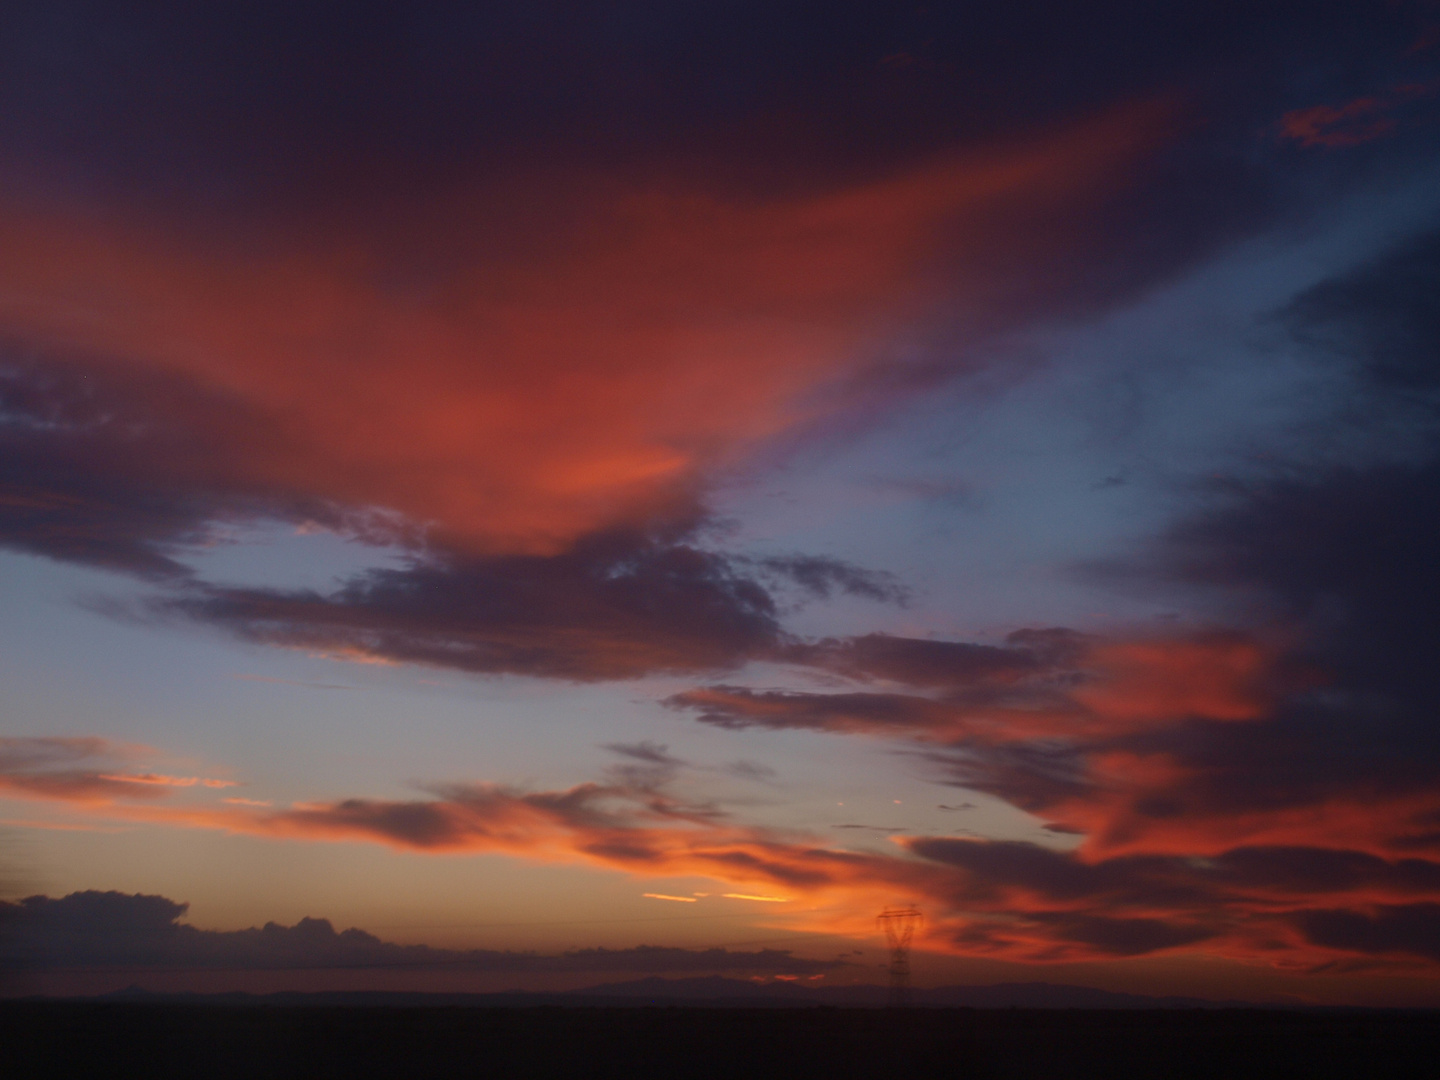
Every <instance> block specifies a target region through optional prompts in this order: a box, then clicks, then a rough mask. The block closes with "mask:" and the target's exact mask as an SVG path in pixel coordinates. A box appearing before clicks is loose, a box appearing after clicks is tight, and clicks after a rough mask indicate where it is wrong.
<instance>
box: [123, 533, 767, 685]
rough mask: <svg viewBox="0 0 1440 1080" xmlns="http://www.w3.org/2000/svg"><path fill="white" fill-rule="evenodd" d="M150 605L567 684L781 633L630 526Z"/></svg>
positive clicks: (196, 589) (322, 646)
mask: <svg viewBox="0 0 1440 1080" xmlns="http://www.w3.org/2000/svg"><path fill="white" fill-rule="evenodd" d="M148 610H149V611H150V612H151V613H152V614H155V615H160V616H172V617H173V616H183V617H185V618H188V619H193V620H196V621H198V622H202V623H208V624H211V625H214V626H219V627H222V628H224V629H226V630H228V631H230V632H233V633H235V634H238V635H239V636H240V637H242V638H245V639H246V640H250V641H255V642H262V643H265V644H270V645H285V646H290V647H298V648H304V649H308V650H312V651H316V652H324V653H335V654H338V655H342V656H343V655H352V656H355V657H363V658H370V659H376V660H385V661H395V662H400V663H418V664H429V665H433V666H437V667H447V668H454V669H457V670H460V671H470V672H477V673H487V674H488V673H502V672H503V673H513V674H523V675H535V676H545V677H551V678H562V679H575V680H595V679H625V678H635V677H638V676H641V675H645V674H649V673H651V672H657V671H699V670H706V669H724V668H730V667H734V666H736V665H738V664H740V663H743V662H744V661H746V660H749V659H751V658H754V657H757V656H764V655H767V654H769V653H770V652H772V651H774V649H775V648H776V647H777V646H778V644H779V641H780V628H779V623H778V619H777V610H776V604H775V601H774V599H773V598H772V597H771V595H770V593H769V592H767V591H766V590H765V588H764V587H762V586H761V585H760V584H758V583H757V582H755V581H754V580H752V579H750V578H747V577H745V576H743V575H742V574H741V573H740V572H738V571H737V569H736V568H735V567H734V566H733V564H732V563H731V561H730V560H729V559H727V558H726V557H725V556H723V555H720V554H716V553H714V552H710V551H706V550H703V549H701V548H699V547H695V546H692V545H691V544H688V543H686V542H684V540H683V539H677V538H672V537H657V536H647V535H644V534H633V533H632V534H610V535H602V536H590V537H586V538H584V539H582V540H581V541H580V542H578V543H577V544H576V545H575V546H574V547H573V548H572V549H571V550H569V551H565V552H562V553H560V554H556V555H549V556H543V555H512V556H496V557H492V558H476V557H464V556H459V555H452V556H448V557H446V556H444V555H440V554H438V553H437V554H436V555H435V556H434V557H432V558H428V559H419V560H416V561H415V562H414V563H413V564H412V565H411V566H409V567H406V568H404V569H377V570H370V571H367V572H365V573H363V574H361V575H359V576H356V577H354V578H352V579H351V580H350V581H349V582H348V583H347V584H346V585H344V586H343V587H342V588H341V589H339V590H338V591H336V592H334V593H330V594H321V593H317V592H311V591H282V590H273V589H227V588H222V587H217V586H202V585H196V586H193V587H191V588H189V589H188V590H186V591H183V592H180V593H174V594H170V595H166V596H163V597H158V598H156V599H154V600H153V601H152V602H151V603H150V604H149V605H148Z"/></svg>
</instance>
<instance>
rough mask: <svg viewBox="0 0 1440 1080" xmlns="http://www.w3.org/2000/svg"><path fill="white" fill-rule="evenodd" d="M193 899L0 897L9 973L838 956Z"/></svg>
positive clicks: (659, 968) (530, 966) (771, 962)
mask: <svg viewBox="0 0 1440 1080" xmlns="http://www.w3.org/2000/svg"><path fill="white" fill-rule="evenodd" d="M188 907H189V905H188V904H181V903H176V902H175V901H173V900H169V899H166V898H165V897H163V896H140V895H136V896H130V895H126V894H124V893H118V892H77V893H71V894H70V895H69V896H65V897H62V898H60V899H51V898H50V897H47V896H31V897H28V898H27V899H24V900H20V901H18V902H16V903H4V902H0V960H3V966H4V967H5V968H6V969H7V970H12V971H14V970H28V971H43V970H52V969H56V968H96V967H100V968H168V969H177V968H178V969H224V970H234V971H241V970H276V969H306V968H350V969H361V968H363V969H394V968H419V969H444V970H460V971H514V972H521V971H533V972H600V971H627V972H643V973H649V974H662V973H666V972H702V971H732V972H733V971H757V972H781V973H792V974H813V973H819V972H824V971H828V970H830V969H832V968H835V967H838V966H840V962H839V961H832V960H808V959H803V958H801V957H797V956H793V955H791V953H790V952H788V951H783V950H776V949H762V950H759V951H757V952H731V951H729V950H727V949H680V948H670V947H663V946H652V945H641V946H638V947H636V948H632V949H577V950H574V951H571V952H567V953H562V954H560V955H558V956H542V955H537V954H535V953H517V952H509V951H498V950H492V949H437V948H432V947H431V946H428V945H397V944H394V943H392V942H388V941H382V940H381V939H380V938H377V937H375V936H374V935H373V934H368V933H366V932H365V931H364V930H358V929H354V928H352V929H349V930H343V931H340V932H336V930H335V928H334V927H333V926H332V925H331V924H330V921H329V920H328V919H311V918H306V919H301V920H300V921H299V922H298V923H296V924H295V925H294V926H288V927H287V926H280V925H278V924H276V923H266V924H265V925H264V926H263V927H260V928H258V929H256V928H251V929H248V930H200V929H197V928H196V927H193V926H189V925H186V924H184V923H181V922H180V921H179V920H180V918H181V917H182V916H183V915H184V914H185V912H186V910H187V908H188Z"/></svg>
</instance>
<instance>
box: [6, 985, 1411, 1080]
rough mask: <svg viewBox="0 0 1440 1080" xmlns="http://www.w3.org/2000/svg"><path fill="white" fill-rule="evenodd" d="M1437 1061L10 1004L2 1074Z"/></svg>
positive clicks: (1182, 1037) (1106, 1036) (1398, 1016)
mask: <svg viewBox="0 0 1440 1080" xmlns="http://www.w3.org/2000/svg"><path fill="white" fill-rule="evenodd" d="M597 1075H598V1076H610V1075H614V1076H624V1077H627V1078H645V1077H652V1076H653V1077H667V1078H675V1080H682V1078H683V1080H688V1078H703V1077H739V1078H746V1080H749V1078H751V1077H757V1078H758V1077H760V1076H778V1077H783V1078H786V1080H789V1078H795V1077H811V1076H816V1077H851V1076H854V1077H861V1076H877V1077H879V1076H886V1077H932V1076H933V1077H943V1078H946V1080H950V1078H953V1080H962V1078H966V1077H977V1078H978V1077H994V1078H1008V1077H1025V1078H1029V1077H1036V1078H1040V1077H1044V1078H1046V1080H1052V1078H1062V1077H1067V1078H1068V1077H1081V1076H1098V1077H1117V1078H1125V1080H1139V1078H1147V1077H1175V1078H1182V1077H1196V1078H1201V1077H1203V1078H1205V1080H1230V1078H1232V1077H1277V1078H1279V1077H1287V1078H1288V1077H1295V1078H1302V1077H1303V1078H1306V1080H1310V1078H1319V1077H1337V1078H1338V1077H1344V1078H1346V1080H1353V1078H1357V1077H1384V1078H1386V1080H1392V1078H1397V1077H1425V1078H1427V1080H1431V1078H1433V1077H1435V1076H1437V1075H1440V1015H1437V1014H1435V1013H1307V1012H1282V1011H1262V1010H1249V1009H1226V1010H1205V1011H1201V1010H1194V1011H1191V1010H1184V1011H1148V1012H1137V1011H1102V1010H1081V1009H1075V1010H1054V1011H1049V1010H1030V1009H908V1010H883V1009H833V1008H811V1009H785V1010H777V1009H694V1008H674V1007H671V1008H555V1007H541V1008H364V1007H283V1006H239V1007H225V1006H216V1005H159V1004H120V1003H106V1004H98V1003H85V1004H80V1003H64V1002H10V1003H4V1004H0V1076H3V1077H6V1078H7V1080H21V1078H25V1077H91V1076H94V1077H126V1076H136V1077H141V1076H143V1077H146V1078H154V1080H164V1078H167V1077H187V1078H188V1077H206V1078H221V1080H223V1078H228V1077H237V1078H238V1077H245V1078H247V1080H249V1078H263V1080H278V1078H288V1077H304V1078H316V1080H322V1078H328V1077H337V1078H350V1077H370V1076H383V1077H402V1078H425V1077H447V1078H449V1077H456V1078H459V1077H505V1078H510V1077H531V1076H580V1077H584V1076H597Z"/></svg>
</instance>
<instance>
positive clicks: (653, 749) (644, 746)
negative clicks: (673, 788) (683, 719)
mask: <svg viewBox="0 0 1440 1080" xmlns="http://www.w3.org/2000/svg"><path fill="white" fill-rule="evenodd" d="M604 748H605V749H606V750H609V751H610V752H611V753H613V754H619V755H620V756H621V757H627V758H631V759H633V760H635V761H639V762H642V763H643V764H646V765H663V766H666V767H667V768H679V767H680V766H683V765H684V764H685V762H684V761H682V760H681V759H680V758H677V757H675V756H674V755H672V754H671V753H670V747H668V746H666V745H665V744H664V743H656V742H650V741H649V740H648V739H646V740H643V741H641V742H638V743H606V744H605V747H604Z"/></svg>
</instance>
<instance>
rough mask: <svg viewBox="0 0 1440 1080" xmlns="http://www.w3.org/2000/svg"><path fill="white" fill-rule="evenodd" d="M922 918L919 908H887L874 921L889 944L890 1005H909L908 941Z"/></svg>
mask: <svg viewBox="0 0 1440 1080" xmlns="http://www.w3.org/2000/svg"><path fill="white" fill-rule="evenodd" d="M923 919H924V916H923V915H922V914H921V913H920V909H919V908H913V907H901V908H889V907H887V908H886V909H885V910H884V911H882V912H880V914H879V915H877V916H876V921H877V922H878V923H879V924H880V925H881V926H883V927H884V928H885V938H886V940H887V941H889V942H890V1004H891V1005H892V1006H903V1005H908V1004H909V1003H910V939H911V938H912V937H914V936H915V927H917V926H919V925H920V923H921V921H922V920H923Z"/></svg>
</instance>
